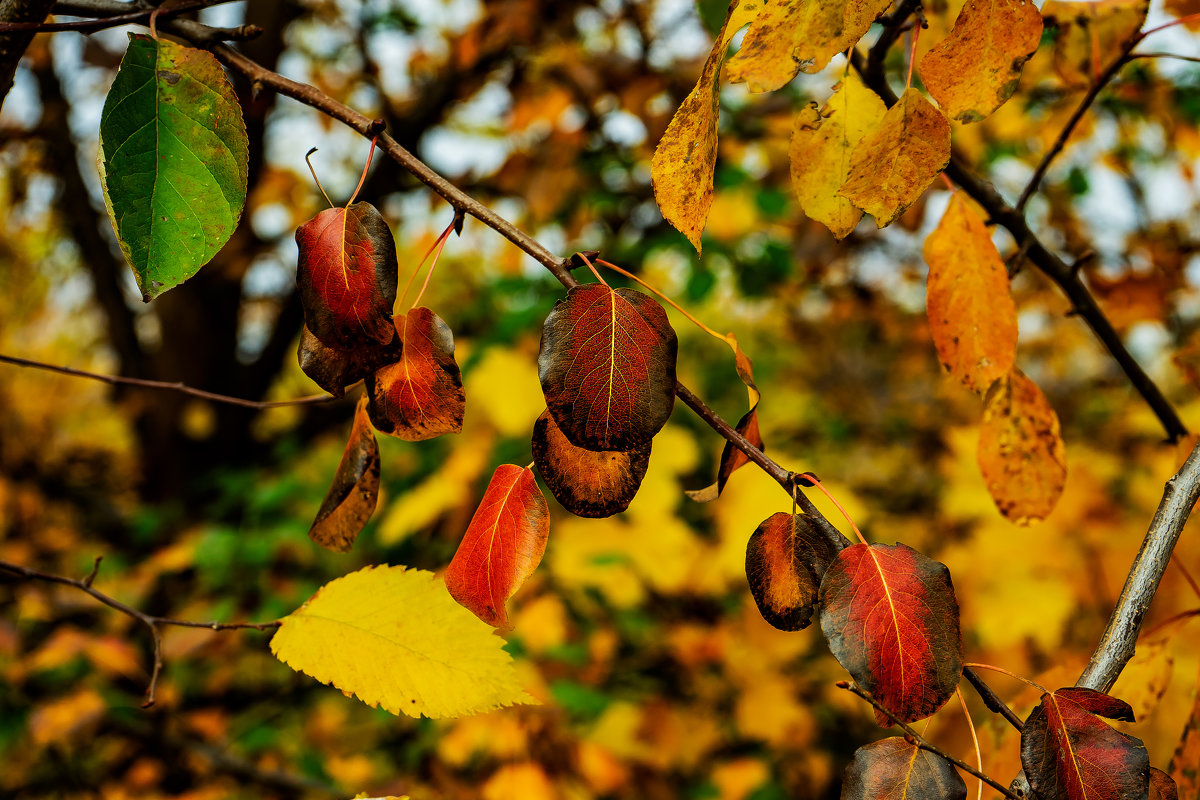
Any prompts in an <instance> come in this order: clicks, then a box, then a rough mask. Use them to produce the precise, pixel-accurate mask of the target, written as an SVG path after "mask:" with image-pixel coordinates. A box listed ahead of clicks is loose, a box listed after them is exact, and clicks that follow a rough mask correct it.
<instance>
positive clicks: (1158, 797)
mask: <svg viewBox="0 0 1200 800" xmlns="http://www.w3.org/2000/svg"><path fill="white" fill-rule="evenodd" d="M1150 800H1179V787H1178V786H1176V785H1175V780H1174V778H1172V777H1171V776H1170V775H1168V774H1167V773H1165V772H1163V771H1162V770H1161V769H1159V768H1158V767H1151V768H1150Z"/></svg>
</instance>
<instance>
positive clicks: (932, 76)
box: [920, 0, 1042, 122]
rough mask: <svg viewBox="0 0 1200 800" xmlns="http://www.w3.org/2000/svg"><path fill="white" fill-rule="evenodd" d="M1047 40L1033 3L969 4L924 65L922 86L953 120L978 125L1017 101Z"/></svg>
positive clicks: (994, 0) (971, 0)
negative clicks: (1024, 73) (1028, 65)
mask: <svg viewBox="0 0 1200 800" xmlns="http://www.w3.org/2000/svg"><path fill="white" fill-rule="evenodd" d="M1041 40H1042V15H1041V13H1040V12H1039V11H1038V10H1037V6H1035V5H1034V4H1033V3H1032V2H1028V0H968V2H967V4H966V5H965V6H963V9H962V13H960V14H959V15H958V19H957V20H956V21H955V23H954V30H952V31H951V32H950V35H949V36H947V37H946V38H945V39H943V40H942V41H940V42H938V44H936V45H935V46H934V47H933V49H932V50H930V51H929V52H928V53H926V54H925V57H924V58H922V59H921V65H920V72H921V80H922V81H924V83H925V88H926V89H928V90H929V93H930V94H931V95H933V98H934V99H935V100H937V101H938V105H940V106H941V107H942V110H943V111H945V112H946V115H947V116H949V117H951V118H952V119H957V120H960V121H961V122H978V121H979V120H981V119H983V118H984V117H987V116H988V115H989V114H991V113H992V112H993V111H995V110H996V109H997V108H999V107H1000V106H1001V105H1002V104H1003V103H1004V101H1005V100H1007V99H1008V98H1010V97H1012V93H1013V92H1014V91H1015V90H1016V88H1017V83H1018V82H1019V81H1020V79H1021V68H1022V67H1023V66H1025V62H1026V61H1028V60H1029V59H1030V57H1031V56H1033V54H1034V52H1035V51H1036V50H1037V48H1038V44H1039V43H1040V42H1041Z"/></svg>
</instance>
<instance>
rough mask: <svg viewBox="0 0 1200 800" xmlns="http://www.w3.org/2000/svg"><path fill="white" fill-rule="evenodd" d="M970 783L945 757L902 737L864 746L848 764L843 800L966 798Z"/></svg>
mask: <svg viewBox="0 0 1200 800" xmlns="http://www.w3.org/2000/svg"><path fill="white" fill-rule="evenodd" d="M966 796H967V785H966V784H965V783H963V779H962V777H961V776H960V775H959V774H958V772H956V771H955V769H954V765H953V764H951V763H950V762H949V761H947V760H946V759H945V758H943V757H941V756H939V755H938V754H936V753H931V752H929V751H928V750H922V749H921V748H919V747H917V745H916V744H912V743H910V742H908V741H907V740H905V739H904V738H903V737H900V736H893V737H892V738H890V739H880V740H879V741H877V742H872V743H871V744H868V745H864V746H863V747H860V748H858V750H856V751H855V753H854V760H853V761H851V762H850V764H849V765H847V766H846V777H845V779H844V781H843V783H842V795H841V800H906V798H911V799H912V800H917V798H919V800H963V798H965V797H966Z"/></svg>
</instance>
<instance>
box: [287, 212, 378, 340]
mask: <svg viewBox="0 0 1200 800" xmlns="http://www.w3.org/2000/svg"><path fill="white" fill-rule="evenodd" d="M296 244H298V245H299V246H300V262H299V265H298V266H297V269H296V285H297V286H298V287H299V288H300V302H301V304H302V305H303V306H304V323H305V325H307V326H308V329H309V330H310V331H312V333H313V335H314V336H316V337H317V338H318V339H320V340H321V341H322V342H324V343H325V344H327V345H329V346H331V347H337V348H342V349H346V348H350V347H353V346H355V345H359V344H362V343H364V342H369V341H374V342H377V343H379V344H384V345H386V344H388V343H390V342H391V341H392V338H393V337H394V336H395V335H396V329H395V327H394V326H393V325H392V306H393V305H394V304H395V302H396V273H397V264H396V243H395V241H394V240H393V239H392V232H391V230H390V229H389V228H388V225H387V222H386V221H384V219H383V216H382V215H381V214H380V213H379V212H378V211H377V210H376V209H375V206H373V205H371V204H370V203H355V204H354V205H352V206H350V207H349V208H328V209H326V210H324V211H322V212H321V213H320V214H317V216H315V217H313V218H312V219H310V220H309V221H308V222H306V223H304V224H303V225H301V226H300V227H299V228H297V229H296Z"/></svg>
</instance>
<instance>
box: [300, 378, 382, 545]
mask: <svg viewBox="0 0 1200 800" xmlns="http://www.w3.org/2000/svg"><path fill="white" fill-rule="evenodd" d="M378 499H379V445H378V443H377V442H376V441H375V433H374V432H373V431H372V430H371V423H370V421H369V420H368V419H367V398H366V397H362V398H360V399H359V401H358V406H357V408H355V410H354V424H353V426H352V427H351V428H350V440H349V441H348V442H346V451H345V452H344V453H343V454H342V460H341V463H339V464H338V468H337V472H335V473H334V475H333V483H332V484H331V485H330V487H329V492H328V493H327V494H326V495H325V500H324V501H322V503H321V508H320V509H319V510H318V511H317V518H316V519H315V520H314V521H313V524H312V527H311V528H310V529H309V531H308V536H309V538H310V539H312V540H313V541H314V542H316V543H317V544H319V545H321V546H322V547H324V548H326V549H328V550H333V551H335V552H338V553H346V552H349V550H350V548H351V546H353V544H354V540H355V539H357V538H358V533H359V531H361V530H362V529H363V526H364V525H366V524H367V520H369V519H370V518H371V514H372V513H373V512H374V511H375V503H376V501H377V500H378Z"/></svg>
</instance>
